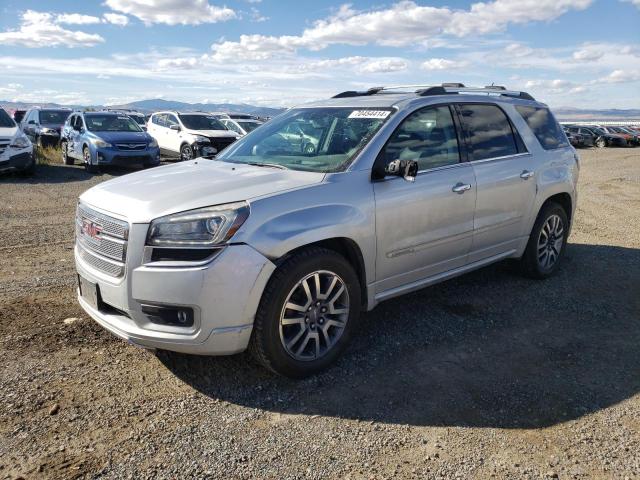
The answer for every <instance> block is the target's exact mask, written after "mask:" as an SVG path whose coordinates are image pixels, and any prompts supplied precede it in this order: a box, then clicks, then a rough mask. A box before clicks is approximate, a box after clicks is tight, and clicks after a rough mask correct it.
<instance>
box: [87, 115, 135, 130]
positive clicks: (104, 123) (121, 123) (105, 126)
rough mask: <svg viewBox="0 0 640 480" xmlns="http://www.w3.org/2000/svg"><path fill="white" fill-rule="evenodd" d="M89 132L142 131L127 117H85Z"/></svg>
mask: <svg viewBox="0 0 640 480" xmlns="http://www.w3.org/2000/svg"><path fill="white" fill-rule="evenodd" d="M84 118H85V122H86V123H87V129H88V130H89V131H91V132H141V131H142V129H141V128H140V127H139V126H138V124H137V123H136V122H134V121H133V120H132V119H131V117H129V116H128V115H108V114H107V115H101V114H91V115H85V117H84Z"/></svg>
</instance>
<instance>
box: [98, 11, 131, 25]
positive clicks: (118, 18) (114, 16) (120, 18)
mask: <svg viewBox="0 0 640 480" xmlns="http://www.w3.org/2000/svg"><path fill="white" fill-rule="evenodd" d="M103 18H104V21H105V22H107V23H112V24H113V25H118V26H119V27H124V26H126V25H128V24H129V17H127V16H126V15H120V14H119V13H105V14H104V15H103Z"/></svg>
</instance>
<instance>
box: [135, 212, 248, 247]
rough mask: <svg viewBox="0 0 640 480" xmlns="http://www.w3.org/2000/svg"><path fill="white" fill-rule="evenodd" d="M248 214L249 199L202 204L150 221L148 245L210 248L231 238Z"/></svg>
mask: <svg viewBox="0 0 640 480" xmlns="http://www.w3.org/2000/svg"><path fill="white" fill-rule="evenodd" d="M248 216H249V204H248V203H247V202H236V203H228V204H226V205H218V206H215V207H206V208H199V209H196V210H189V211H187V212H181V213H175V214H173V215H167V216H166V217H161V218H157V219H156V220H154V221H153V222H151V226H150V227H149V233H148V235H147V245H152V246H156V247H173V248H176V247H177V248H210V247H212V246H214V245H220V244H222V243H224V242H226V241H227V240H229V239H230V238H231V237H232V236H233V234H234V233H236V231H238V229H239V228H240V227H241V226H242V224H243V223H244V222H245V220H246V219H247V217H248Z"/></svg>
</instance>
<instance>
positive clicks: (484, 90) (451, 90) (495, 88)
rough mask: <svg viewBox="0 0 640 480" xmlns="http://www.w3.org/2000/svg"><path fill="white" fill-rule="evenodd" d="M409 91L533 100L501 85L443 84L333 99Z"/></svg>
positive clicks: (370, 91)
mask: <svg viewBox="0 0 640 480" xmlns="http://www.w3.org/2000/svg"><path fill="white" fill-rule="evenodd" d="M400 89H403V90H410V91H412V93H416V94H417V95H418V96H420V97H428V96H431V95H448V94H458V93H479V94H487V95H502V96H505V97H513V98H521V99H523V100H535V99H534V98H533V97H532V96H531V95H529V94H528V93H527V92H521V91H518V90H507V89H506V87H504V86H502V85H487V86H486V87H467V86H465V85H464V84H463V83H443V84H442V85H394V86H389V87H373V88H370V89H368V90H366V91H364V92H357V91H355V90H348V91H346V92H341V93H338V94H337V95H335V96H334V97H333V98H347V97H362V96H368V95H376V94H379V93H385V92H388V91H389V90H400Z"/></svg>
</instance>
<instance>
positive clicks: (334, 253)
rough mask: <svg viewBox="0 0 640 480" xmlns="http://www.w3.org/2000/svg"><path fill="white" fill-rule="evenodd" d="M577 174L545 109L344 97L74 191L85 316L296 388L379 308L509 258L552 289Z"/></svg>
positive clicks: (500, 99)
mask: <svg viewBox="0 0 640 480" xmlns="http://www.w3.org/2000/svg"><path fill="white" fill-rule="evenodd" d="M293 127H295V128H293ZM292 130H296V131H301V132H303V136H304V137H305V138H307V137H308V138H312V139H313V144H314V148H313V149H307V148H304V146H303V144H302V142H300V141H299V138H298V139H295V138H293V137H292V136H291V134H290V132H291V131H292ZM578 167H579V164H578V157H577V155H576V153H575V151H574V149H573V148H572V147H571V146H570V145H569V143H568V141H567V138H566V136H565V134H564V132H563V131H562V129H561V128H560V127H559V126H558V124H557V122H556V120H555V119H554V117H553V115H552V114H551V113H550V111H549V109H548V108H547V107H546V106H545V105H543V104H541V103H538V102H536V101H535V100H534V99H533V98H532V97H531V96H530V95H528V94H527V93H524V92H516V91H509V90H506V89H504V88H503V87H494V86H492V87H485V88H465V87H464V86H463V85H460V84H444V85H442V86H431V87H427V86H410V87H403V88H399V87H393V88H375V89H371V90H368V91H366V92H344V93H341V94H339V95H336V96H335V97H334V98H332V99H330V100H326V101H321V102H316V103H312V104H308V105H303V106H301V107H298V108H293V109H291V110H288V111H287V112H286V113H284V114H282V115H280V116H278V117H276V118H274V119H273V120H271V121H270V122H268V123H266V124H265V125H263V126H262V127H260V128H259V129H257V130H255V131H253V132H251V133H249V134H248V135H246V136H245V137H243V138H241V139H240V140H238V141H237V142H235V143H234V144H232V145H230V146H229V147H228V148H226V149H225V150H224V151H223V152H221V153H220V154H219V155H218V156H217V158H216V159H214V160H206V159H196V160H191V161H188V162H184V163H180V164H174V165H170V166H164V167H160V168H155V169H153V170H149V171H144V172H139V173H133V174H130V175H125V176H122V177H120V178H117V179H113V180H111V181H108V182H105V183H102V184H100V185H98V186H96V187H93V188H91V189H90V190H88V191H87V192H85V193H84V194H83V195H82V196H81V197H80V201H79V204H78V210H77V222H76V224H77V239H76V246H75V258H76V264H77V270H78V274H79V289H78V293H79V302H80V304H81V305H82V307H83V308H84V309H85V310H86V311H87V313H88V314H89V315H91V317H93V318H94V319H95V320H96V321H97V322H98V323H99V324H101V325H102V326H103V327H105V328H106V329H108V330H109V331H111V332H112V333H114V334H115V335H118V336H119V337H122V338H124V339H126V340H128V341H129V342H131V343H133V344H136V345H140V346H144V347H147V348H157V349H166V350H173V351H179V352H186V353H194V354H204V355H227V354H233V353H237V352H241V351H243V350H245V349H247V348H249V349H250V350H251V351H252V352H253V354H254V355H255V357H256V358H257V360H258V361H259V362H260V363H262V364H263V365H264V366H265V367H267V368H269V369H271V370H273V371H275V372H277V373H279V374H283V375H287V376H291V377H303V376H306V375H309V374H312V373H315V372H318V371H320V370H321V369H323V368H325V367H327V366H328V365H329V364H331V363H332V362H333V361H334V360H335V359H336V358H337V357H338V356H339V355H340V354H341V353H342V351H343V350H344V348H345V347H346V345H347V343H348V342H349V340H350V338H351V337H352V336H353V335H355V334H357V332H358V319H359V317H360V314H361V312H362V311H363V310H365V311H366V310H371V309H372V308H374V307H375V306H376V305H377V304H378V303H379V302H381V301H383V300H386V299H388V298H392V297H395V296H398V295H402V294H404V293H407V292H411V291H414V290H417V289H420V288H423V287H426V286H428V285H431V284H433V283H436V282H440V281H443V280H446V279H449V278H451V277H455V276H457V275H460V274H462V273H465V272H468V271H470V270H474V269H477V268H480V267H483V266H485V265H488V264H490V263H493V262H496V261H499V260H503V259H507V258H512V259H520V263H521V265H522V267H523V269H524V271H525V272H526V273H527V274H528V275H529V276H531V277H534V278H545V277H548V276H549V275H551V274H553V273H554V272H555V271H556V269H557V268H558V265H559V263H560V260H561V259H562V255H563V252H564V248H565V245H566V241H567V236H568V235H569V229H570V227H571V220H572V218H573V213H574V210H575V205H576V182H577V177H578Z"/></svg>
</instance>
